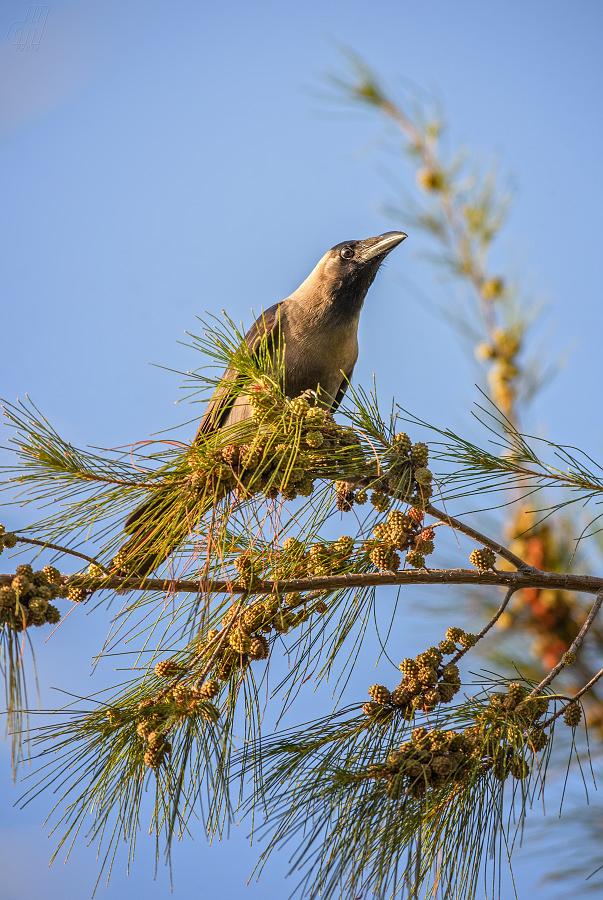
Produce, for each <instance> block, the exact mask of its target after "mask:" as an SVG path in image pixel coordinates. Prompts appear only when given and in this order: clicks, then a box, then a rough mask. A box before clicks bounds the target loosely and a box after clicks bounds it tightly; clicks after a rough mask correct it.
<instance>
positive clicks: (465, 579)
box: [0, 568, 603, 595]
mask: <svg viewBox="0 0 603 900" xmlns="http://www.w3.org/2000/svg"><path fill="white" fill-rule="evenodd" d="M14 577H15V576H14V574H5V575H0V585H4V584H10V583H11V581H12V579H13V578H14ZM61 581H62V583H63V584H75V585H79V586H82V587H87V588H88V589H89V590H90V591H98V590H111V591H118V590H119V591H166V592H168V593H189V594H190V593H192V594H200V593H217V594H243V593H249V594H250V595H258V594H281V593H287V592H289V591H300V592H302V593H303V592H304V591H321V592H325V593H329V592H332V591H335V590H339V589H340V588H354V587H358V588H362V587H372V586H375V587H379V586H383V585H386V584H392V585H405V584H441V585H444V584H466V585H471V586H474V587H477V586H482V585H485V584H491V585H496V586H498V587H506V588H513V590H514V591H519V590H521V589H522V588H529V587H532V588H549V589H551V590H562V591H578V592H581V593H586V594H597V593H599V592H600V591H603V578H595V577H594V576H592V575H568V574H563V573H561V572H541V571H540V569H533V568H529V569H528V570H527V571H526V570H524V571H521V572H502V571H495V570H493V569H492V570H489V571H487V572H480V571H477V570H475V569H405V570H404V571H402V572H367V573H360V574H354V575H325V576H320V577H313V578H291V579H281V580H279V581H261V580H260V581H258V582H257V584H255V585H254V587H253V588H251V589H250V588H247V587H243V586H241V585H239V584H237V582H235V581H222V580H215V581H213V580H211V581H205V580H200V581H193V580H188V579H170V578H143V579H141V578H133V577H129V578H120V577H118V576H115V575H113V576H111V577H110V578H89V577H87V576H85V575H63V576H62V579H61Z"/></svg>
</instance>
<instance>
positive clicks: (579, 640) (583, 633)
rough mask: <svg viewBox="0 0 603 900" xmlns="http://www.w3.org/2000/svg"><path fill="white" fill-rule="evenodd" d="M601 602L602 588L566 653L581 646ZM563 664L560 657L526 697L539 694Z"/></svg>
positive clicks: (602, 596) (562, 667)
mask: <svg viewBox="0 0 603 900" xmlns="http://www.w3.org/2000/svg"><path fill="white" fill-rule="evenodd" d="M601 604H603V588H602V589H601V590H600V591H599V593H598V594H597V599H596V600H595V602H594V603H593V605H592V607H591V610H590V612H589V614H588V616H587V618H586V621H585V623H584V625H583V626H582V628H581V629H580V631H579V632H578V634H577V635H576V638H575V640H574V641H573V643H572V645H571V646H570V648H569V650H567V651H566V652H567V653H576V652H577V651H578V650H579V649H580V647H581V646H582V641H583V640H584V638H585V636H586V635H587V634H588V631H589V629H590V627H591V625H592V624H593V622H594V621H595V618H596V616H597V613H598V612H599V610H600V609H601ZM564 656H565V654H564ZM565 666H566V663H564V662H563V658H561V659H560V660H559V662H558V663H557V665H556V666H554V668H552V669H551V671H550V672H549V674H548V675H547V676H546V678H543V680H542V681H541V682H540V684H539V685H538V686H537V687H535V688H534V690H533V691H532V693H531V694H530V696H529V697H528V698H527V699H528V700H530V699H531V698H532V697H535V696H536V695H537V694H541V693H542V691H543V690H544V688H545V687H547V685H549V684H550V683H551V681H553V680H554V679H555V678H556V677H557V675H558V674H559V672H561V670H562V669H564V668H565ZM597 678H598V676H595V681H596V680H597Z"/></svg>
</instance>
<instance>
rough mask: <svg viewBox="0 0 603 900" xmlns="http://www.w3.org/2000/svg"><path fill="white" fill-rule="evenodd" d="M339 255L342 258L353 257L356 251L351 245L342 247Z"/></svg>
mask: <svg viewBox="0 0 603 900" xmlns="http://www.w3.org/2000/svg"><path fill="white" fill-rule="evenodd" d="M339 255H340V256H341V258H342V259H351V258H352V257H353V255H354V251H353V250H352V248H351V247H342V248H341V251H340V253H339Z"/></svg>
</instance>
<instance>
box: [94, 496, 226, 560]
mask: <svg viewBox="0 0 603 900" xmlns="http://www.w3.org/2000/svg"><path fill="white" fill-rule="evenodd" d="M211 505H212V503H211V501H209V502H204V503H203V502H202V503H201V504H199V503H195V504H193V505H187V504H186V503H183V500H182V494H181V493H180V492H179V491H178V490H174V489H171V490H169V489H166V488H162V489H161V490H158V491H156V492H155V493H154V494H153V495H152V496H151V497H149V499H148V500H145V501H144V502H143V503H141V504H140V506H137V507H136V509H135V510H133V511H132V512H131V513H130V515H129V516H128V518H127V519H126V522H125V525H124V531H125V532H126V534H128V535H130V539H129V540H128V541H126V543H125V544H123V546H122V547H121V548H120V549H119V550H118V552H117V553H116V555H115V556H114V558H113V563H112V569H113V570H114V572H116V573H119V574H123V575H136V576H145V575H148V574H149V572H152V571H153V569H156V568H157V567H158V566H159V565H161V563H164V562H165V561H166V560H167V559H168V557H169V556H171V555H172V553H174V551H175V550H176V549H177V548H178V546H179V545H180V544H181V543H182V542H183V541H184V540H186V538H187V536H188V535H189V533H190V532H191V530H192V528H193V527H194V526H195V525H196V523H197V522H198V521H199V519H200V518H201V516H202V515H203V513H204V512H206V511H207V509H209V507H210V506H211Z"/></svg>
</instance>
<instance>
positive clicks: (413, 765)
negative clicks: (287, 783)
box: [349, 660, 548, 800]
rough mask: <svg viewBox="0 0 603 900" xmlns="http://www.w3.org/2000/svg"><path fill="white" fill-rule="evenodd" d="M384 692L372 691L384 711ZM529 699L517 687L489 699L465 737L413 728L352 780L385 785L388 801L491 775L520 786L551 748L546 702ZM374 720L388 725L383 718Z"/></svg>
mask: <svg viewBox="0 0 603 900" xmlns="http://www.w3.org/2000/svg"><path fill="white" fill-rule="evenodd" d="M405 662H409V661H408V660H406V661H405ZM386 691H387V688H383V687H382V686H379V685H374V686H373V687H372V688H371V689H370V693H371V696H373V697H374V701H373V702H374V703H377V702H378V703H379V705H380V706H381V709H382V710H383V709H384V708H385V701H386V700H387V698H386V695H385V692H386ZM388 693H389V692H388ZM394 694H395V691H394V692H393V693H392V695H391V696H392V698H393V696H394ZM525 695H526V690H525V688H524V687H523V685H520V684H517V683H514V684H511V685H509V689H508V691H507V693H506V694H503V693H495V694H493V695H491V697H490V698H489V702H488V704H487V705H486V706H485V707H483V708H482V710H481V712H479V713H478V714H477V716H476V719H475V725H473V726H471V727H469V728H466V729H465V730H464V731H463V732H458V731H454V730H444V729H440V728H432V729H427V728H424V727H421V728H415V729H414V731H413V732H412V736H411V739H410V740H408V741H405V742H404V743H403V744H401V745H400V746H399V747H398V748H396V749H395V750H393V751H392V752H391V753H390V754H389V756H388V757H387V759H386V761H385V762H383V763H379V764H376V765H372V766H370V767H369V769H368V770H367V771H366V772H364V773H361V774H357V775H355V776H351V777H350V778H349V780H350V781H356V780H359V779H361V778H372V779H375V780H378V781H381V780H383V781H384V782H385V793H386V796H387V797H388V798H389V799H390V800H397V799H399V798H400V797H402V796H403V795H406V794H408V795H410V796H411V797H415V798H420V797H422V796H424V794H425V793H426V792H427V791H429V790H438V789H441V788H444V787H449V786H451V785H454V784H459V785H464V784H466V783H467V782H468V781H469V780H470V779H471V778H473V777H476V776H477V775H480V774H485V773H487V772H491V773H492V776H493V777H494V778H495V779H497V780H499V781H505V780H506V779H507V778H509V777H510V776H512V777H513V778H515V779H518V780H522V779H524V778H526V777H527V776H528V775H529V772H530V762H529V760H531V759H533V757H534V755H535V754H536V753H539V752H540V751H541V750H542V749H543V748H544V747H545V746H546V744H547V742H548V735H547V733H546V732H545V730H544V729H543V728H542V727H541V726H540V725H539V724H538V720H539V719H540V718H541V717H542V716H543V715H544V714H545V713H546V711H547V708H548V699H547V698H546V697H538V698H535V699H533V700H526V699H525ZM373 715H376V716H377V717H381V718H382V719H384V720H385V717H384V713H383V712H381V713H378V712H377V713H373Z"/></svg>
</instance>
